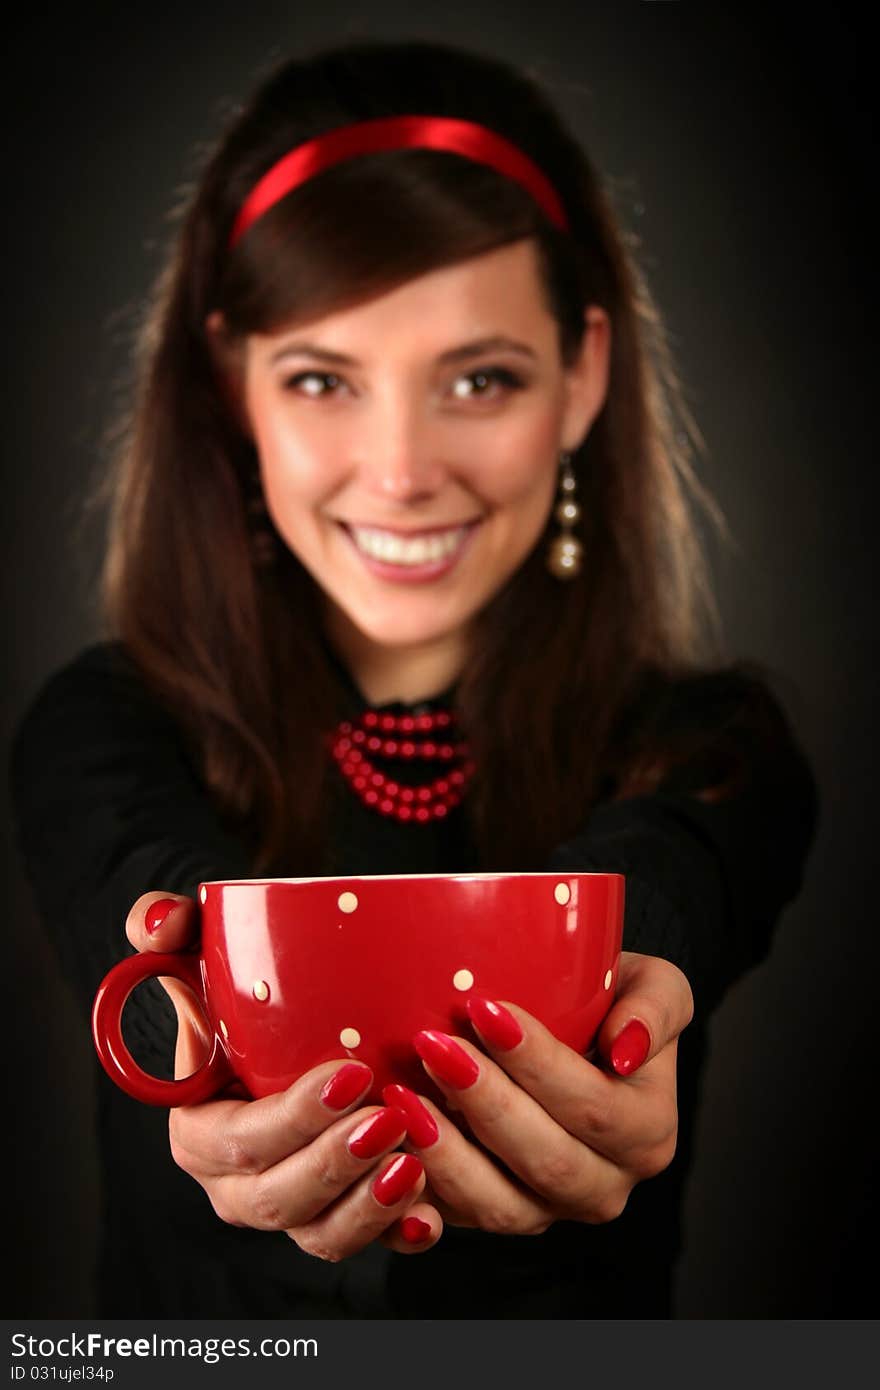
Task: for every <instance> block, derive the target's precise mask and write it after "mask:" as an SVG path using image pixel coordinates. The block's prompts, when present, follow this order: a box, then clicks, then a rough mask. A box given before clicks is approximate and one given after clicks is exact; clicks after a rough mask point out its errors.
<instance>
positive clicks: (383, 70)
mask: <svg viewBox="0 0 880 1390" xmlns="http://www.w3.org/2000/svg"><path fill="white" fill-rule="evenodd" d="M686 423H687V422H686V421H684V419H683V412H682V411H681V407H680V402H679V401H678V397H677V394H676V390H675V383H674V378H673V375H672V371H671V368H670V366H669V364H668V361H667V360H666V357H665V355H664V352H663V347H662V338H661V336H660V331H659V324H658V322H657V318H656V315H655V313H654V311H653V309H652V306H651V302H650V299H649V296H648V294H647V291H646V289H645V287H644V286H643V285H642V284H641V282H640V281H639V279H638V277H637V275H636V273H635V270H634V268H633V266H632V264H631V263H630V259H629V256H628V254H627V250H626V247H625V243H624V240H623V237H622V235H621V232H620V231H619V229H618V228H617V226H616V224H615V221H614V218H613V216H612V213H611V211H610V209H609V207H608V205H607V203H606V200H605V198H604V196H603V194H602V192H601V189H600V187H599V185H598V181H597V179H596V176H595V174H594V173H593V171H592V169H591V167H590V164H589V162H588V160H587V158H586V157H585V155H584V153H583V151H582V150H581V149H580V147H579V146H578V145H577V143H576V142H575V141H574V139H573V138H572V137H571V136H570V135H569V134H568V133H567V132H566V130H565V129H564V128H563V126H562V125H561V123H560V121H559V118H558V117H557V115H556V114H555V113H554V112H553V110H552V109H551V108H550V107H549V105H548V103H547V101H546V99H545V98H544V97H543V96H542V94H541V93H540V92H539V91H537V90H536V89H535V87H534V86H533V85H532V84H531V83H530V82H529V81H527V80H526V79H525V78H524V77H522V76H521V75H519V74H517V73H515V72H513V71H511V70H510V69H508V68H506V67H505V66H503V65H501V64H498V63H496V62H494V61H491V60H488V59H484V58H480V57H477V56H474V55H469V54H464V53H460V52H458V51H454V50H451V49H447V48H444V47H440V46H437V45H425V44H399V45H397V44H395V45H368V44H365V45H355V46H352V47H349V48H345V49H340V50H334V51H332V52H328V53H323V54H319V55H318V56H317V57H314V58H311V59H309V60H306V61H297V62H291V63H287V64H285V65H284V66H283V67H281V68H280V69H279V70H278V71H277V72H276V73H275V74H274V75H273V76H272V77H271V78H270V79H269V80H268V81H267V82H266V83H265V84H264V85H263V87H262V88H261V89H260V91H259V92H257V94H256V95H255V97H254V99H253V101H252V102H251V103H250V105H249V106H248V107H247V109H246V110H244V111H243V112H242V113H241V114H240V115H239V116H238V117H237V119H236V120H235V121H234V123H233V124H232V126H231V128H230V129H229V131H228V132H227V133H226V135H225V137H224V138H223V140H222V141H221V142H220V144H219V145H218V147H217V149H216V151H215V152H214V154H213V156H212V157H211V158H210V159H209V161H208V163H207V165H206V168H205V170H204V172H203V175H202V178H201V180H200V183H199V186H198V188H197V189H196V190H195V193H194V196H193V197H192V199H191V201H190V204H189V206H188V209H187V211H186V214H185V217H184V220H183V225H182V228H181V231H180V235H179V237H178V239H177V241H176V244H175V246H174V249H173V252H172V255H171V258H170V260H169V263H168V267H167V271H166V274H165V275H164V276H163V278H162V281H161V283H160V285H159V286H158V288H157V293H156V297H155V304H154V307H153V311H152V314H151V316H150V318H149V320H148V322H147V323H146V325H145V330H144V334H143V340H142V356H141V375H140V389H139V392H138V398H137V401H136V403H135V408H134V410H133V412H132V417H131V423H130V428H129V430H128V433H127V437H126V439H125V441H124V447H123V448H122V449H121V451H120V456H119V467H118V470H117V471H116V473H115V474H114V478H113V486H112V496H113V504H114V505H113V512H112V526H111V535H110V544H109V549H108V558H107V565H106V571H105V601H106V612H107V615H108V635H109V637H110V638H111V639H112V640H110V641H108V642H107V643H105V644H103V645H101V646H99V647H96V648H92V649H90V650H89V651H88V652H86V653H84V654H83V655H82V656H81V657H80V658H79V659H78V660H77V661H75V662H73V663H72V664H71V665H70V666H69V667H67V668H66V669H65V670H64V671H62V672H60V673H59V674H58V675H57V676H56V677H54V678H53V680H52V681H51V682H50V683H49V685H48V686H47V687H46V688H45V690H44V691H43V692H42V693H41V695H40V697H39V698H38V700H37V701H36V703H35V705H34V706H33V708H32V710H31V711H30V713H29V715H28V717H27V718H26V720H25V722H24V724H23V726H22V729H21V730H20V733H19V736H18V739H17V743H16V748H15V755H14V766H13V773H14V785H15V788H16V795H17V802H18V807H19V819H20V826H21V839H22V846H23V850H24V854H25V858H26V861H27V864H28V868H29V872H30V876H31V879H32V882H33V885H34V890H35V893H36V896H37V899H38V902H39V904H40V907H41V910H42V913H43V915H44V917H45V920H46V922H47V925H48V927H49V929H50V930H51V931H52V932H53V934H54V936H55V938H56V940H57V942H58V946H59V949H60V950H61V952H62V954H63V956H64V959H65V961H66V964H67V967H68V969H69V971H70V973H71V975H72V977H73V978H74V979H75V980H77V981H78V983H79V986H80V989H81V992H82V995H83V997H84V999H85V1000H87V1001H90V1000H91V998H92V996H93V994H94V991H95V988H96V986H97V983H98V981H99V980H100V978H101V976H102V974H103V973H104V972H105V971H106V969H107V968H108V967H109V966H110V965H111V964H112V963H113V961H114V960H115V959H116V958H117V957H118V954H119V944H118V929H119V924H120V923H121V922H122V921H123V920H125V919H126V915H127V931H128V936H129V940H130V941H131V943H132V944H133V945H134V946H135V947H136V948H137V949H140V950H168V949H180V948H183V947H185V946H186V945H187V944H189V943H190V942H191V941H192V938H193V934H194V931H195V918H194V907H193V903H192V897H193V894H194V891H195V887H196V885H197V883H198V882H199V880H201V879H211V878H226V877H244V876H250V875H256V874H264V873H281V874H285V875H297V874H315V873H352V874H356V873H391V872H397V873H402V872H426V871H432V870H439V871H452V870H459V871H463V870H475V869H486V870H491V869H517V870H523V871H525V870H553V869H560V870H562V869H592V868H595V869H607V870H611V869H614V870H620V871H622V872H624V873H625V874H626V876H627V915H626V925H625V939H624V945H625V947H626V953H625V956H624V961H623V964H622V968H621V972H620V988H619V992H618V998H617V1001H616V1003H615V1005H614V1007H613V1008H612V1010H611V1012H610V1014H609V1016H608V1018H607V1020H606V1022H605V1024H604V1025H603V1028H602V1031H601V1033H600V1036H599V1039H598V1055H597V1056H596V1057H594V1058H593V1060H592V1061H588V1060H587V1059H585V1058H582V1057H578V1056H576V1055H575V1054H573V1053H571V1052H570V1051H569V1050H568V1049H566V1048H564V1047H563V1046H562V1045H561V1044H559V1043H558V1042H556V1040H555V1039H554V1038H552V1037H551V1036H550V1035H549V1034H548V1033H547V1031H546V1030H545V1029H544V1028H543V1027H542V1025H541V1022H540V1020H537V1019H534V1018H532V1017H530V1016H529V1015H528V1014H527V1013H526V1012H525V1011H524V1010H523V1009H522V1008H520V1007H519V1006H518V1005H517V1002H516V1001H515V1000H513V1001H501V1002H499V1003H497V1004H493V1005H490V1006H488V1007H486V1006H484V1007H483V1008H482V1010H480V1011H477V1010H476V1009H475V1011H474V1012H473V1013H472V1015H471V1017H472V1022H473V1025H474V1033H473V1036H472V1037H470V1038H459V1039H449V1038H446V1037H444V1036H443V1035H440V1036H437V1035H432V1034H430V1033H427V1034H420V1035H419V1037H418V1038H417V1039H416V1040H415V1043H414V1045H415V1046H416V1047H417V1048H418V1051H419V1055H420V1056H421V1057H422V1059H423V1062H424V1064H425V1068H426V1071H427V1072H428V1073H429V1075H430V1076H431V1077H432V1078H433V1080H434V1081H435V1082H436V1083H437V1084H438V1085H439V1086H440V1089H441V1090H442V1091H443V1092H444V1094H445V1095H446V1096H447V1098H448V1102H449V1104H448V1106H447V1108H446V1110H445V1111H441V1110H440V1108H439V1107H437V1106H435V1105H433V1104H432V1103H431V1102H430V1101H428V1100H426V1098H425V1097H421V1098H420V1097H419V1096H417V1095H415V1094H414V1093H413V1092H409V1091H404V1090H403V1089H402V1088H391V1089H390V1090H389V1092H388V1093H387V1094H386V1096H385V1100H386V1105H385V1106H383V1107H377V1106H364V1105H362V1104H361V1101H362V1098H363V1096H364V1094H365V1092H366V1090H367V1087H368V1084H369V1079H370V1078H369V1076H368V1075H367V1076H365V1075H364V1074H363V1073H362V1072H361V1073H358V1072H357V1070H356V1069H355V1070H354V1071H353V1070H352V1068H351V1066H350V1064H347V1063H346V1059H345V1058H339V1059H338V1060H337V1061H336V1062H334V1063H328V1064H326V1065H324V1066H322V1067H319V1068H317V1069H316V1070H315V1071H314V1072H311V1073H309V1074H308V1075H307V1076H306V1077H303V1078H301V1079H300V1081H299V1082H297V1083H296V1085H295V1086H294V1087H292V1088H291V1090H290V1091H289V1092H287V1093H285V1094H284V1095H283V1096H280V1097H269V1098H267V1099H265V1100H261V1101H249V1100H248V1099H247V1098H246V1097H244V1096H242V1095H238V1094H233V1093H230V1094H229V1095H227V1096H225V1097H223V1098H221V1099H218V1100H216V1101H213V1102H210V1103H207V1104H204V1105H200V1106H194V1107H182V1108H181V1109H179V1110H176V1111H174V1112H172V1115H171V1119H170V1137H171V1151H172V1155H173V1158H174V1160H175V1163H174V1164H172V1163H171V1162H170V1161H169V1157H168V1153H167V1136H166V1134H165V1132H164V1119H163V1117H162V1116H161V1115H158V1114H157V1113H156V1112H154V1111H151V1110H148V1109H146V1108H142V1107H139V1106H136V1105H134V1104H133V1103H132V1102H131V1101H129V1100H128V1099H127V1098H125V1097H123V1096H121V1095H119V1094H118V1093H116V1092H115V1091H114V1090H113V1088H111V1087H109V1086H103V1087H102V1088H101V1089H100V1091H99V1108H100V1114H99V1125H100V1132H101V1141H102V1146H103V1152H104V1158H105V1165H106V1174H107V1176H106V1199H105V1200H106V1222H105V1233H104V1241H103V1247H102V1264H101V1271H100V1286H101V1308H100V1311H101V1312H102V1313H103V1314H104V1315H107V1316H111V1315H117V1316H123V1315H125V1316H129V1315H142V1316H153V1317H155V1316H160V1315H166V1316H177V1317H180V1316H187V1315H193V1314H203V1315H209V1316H230V1315H239V1316H242V1315H243V1316H248V1315H253V1316H288V1315H299V1316H304V1315H316V1316H327V1317H337V1316H351V1317H364V1316H378V1317H456V1316H462V1317H587V1316H589V1317H597V1316H661V1317H662V1316H668V1315H669V1313H670V1278H671V1268H672V1264H673V1261H674V1257H675V1253H676V1249H677V1242H678V1215H677V1213H678V1203H679V1197H680V1190H681V1183H682V1178H683V1175H684V1172H685V1170H686V1166H687V1160H688V1153H689V1147H690V1137H691V1131H692V1123H693V1114H694V1105H695V1100H696V1089H697V1079H698V1074H699V1067H700V1062H701V1059H702V1056H703V1053H704V1043H705V1027H706V1022H707V1019H708V1017H709V1015H710V1013H711V1010H712V1008H713V1007H714V1006H715V1005H716V1004H717V1003H718V1001H719V1000H720V998H721V997H722V995H723V993H724V991H725V990H726V988H727V987H728V986H729V985H730V983H731V982H732V981H733V980H735V979H736V978H738V976H739V975H740V974H741V973H742V972H743V971H744V970H745V969H747V968H748V967H749V966H750V965H752V964H754V963H755V962H756V961H758V960H760V959H761V958H762V956H763V955H764V954H765V953H766V951H767V949H768V945H769V939H770V934H771V931H772V928H773V925H774V923H775V922H776V920H777V918H778V916H779V913H780V911H781V909H782V907H783V906H784V904H785V903H786V902H788V901H790V899H791V898H792V897H793V896H794V895H795V893H796V892H797V889H798V886H799V881H800V875H801V871H802V865H803V861H804V857H805V854H806V851H807V848H808V845H809V841H810V838H811V834H812V826H813V820H814V794H813V786H812V779H811V777H810V773H809V771H808V769H807V768H806V766H805V764H804V761H803V759H802V757H801V755H800V753H799V752H798V750H797V748H796V747H795V745H794V743H793V741H792V739H791V735H790V732H789V730H788V726H787V723H786V720H785V717H784V715H783V713H782V711H781V710H780V708H779V706H778V704H777V703H776V701H775V700H774V699H773V697H772V696H771V695H770V693H769V691H768V690H767V688H766V686H765V684H764V683H763V682H762V681H761V680H760V679H759V678H758V677H757V676H756V675H755V674H754V673H750V672H748V671H746V670H744V669H724V668H721V669H714V668H713V667H712V666H711V665H710V655H709V653H708V650H707V647H706V643H705V640H704V636H703V633H704V628H705V626H706V624H705V621H704V620H701V615H705V614H706V612H707V609H708V608H709V605H708V604H707V602H706V593H705V586H704V585H703V583H702V581H701V578H700V574H701V571H700V567H699V553H698V549H697V546H696V543H695V539H694V532H693V530H692V527H691V523H690V520H689V512H688V507H687V500H688V494H689V493H690V494H691V495H692V496H695V497H697V498H699V497H700V493H699V490H698V488H697V485H696V483H695V481H694V479H693V477H692V475H691V472H690V469H689V466H688V460H687V455H686V451H685V449H684V446H683V444H682V442H681V430H682V428H683V425H686ZM383 721H386V723H383ZM388 721H390V722H388ZM419 721H423V723H424V726H425V727H424V728H423V727H422V726H421V725H420V723H419ZM377 726H378V727H379V729H380V730H381V731H383V732H384V733H389V734H390V735H400V734H403V735H412V737H411V738H407V737H403V738H397V737H391V738H390V739H386V740H385V741H384V743H380V746H379V748H378V749H377V750H375V752H374V751H373V750H371V749H370V760H371V763H372V766H371V768H370V769H367V772H366V775H365V771H364V749H365V747H366V748H367V749H369V744H368V743H367V742H366V741H367V739H368V738H370V737H375V730H376V728H377ZM441 730H442V731H443V734H442V737H443V738H444V739H446V740H447V741H448V742H449V744H450V749H451V753H450V756H443V752H444V750H443V749H441V748H439V747H438V746H437V742H439V737H438V733H439V731H441ZM356 734H357V735H362V736H363V737H362V738H361V740H360V743H358V741H357V739H356V738H355V735H356ZM428 734H430V735H431V737H427V736H426V735H428ZM417 735H418V737H417ZM434 739H436V742H435V743H434V746H433V747H432V748H431V747H426V746H425V745H426V744H429V743H431V742H432V741H433V740H434ZM389 743H390V745H391V746H390V747H389ZM407 745H412V748H414V749H416V750H417V751H418V752H419V753H420V754H422V755H423V756H420V757H415V756H412V749H410V755H409V756H407V755H406V752H407ZM353 752H355V753H357V752H360V753H361V757H360V759H358V758H357V757H354V756H353ZM132 904H134V905H133V906H132ZM168 988H169V993H170V992H171V991H172V990H174V989H175V987H174V986H173V985H172V984H171V983H170V982H169V985H168ZM172 997H173V999H174V1003H175V1004H176V1006H177V1010H178V1012H179V1015H180V1031H179V1035H178V1041H177V1069H178V1073H179V1074H184V1073H185V1072H187V1071H189V1070H191V1069H192V1067H193V1066H194V1065H195V1063H196V1061H197V1059H198V1055H199V1044H200V1038H199V1025H198V1019H197V1018H196V1017H195V1016H194V1015H191V1013H190V1011H189V1005H188V1002H187V1000H186V999H185V998H184V997H183V996H182V995H181V994H180V992H179V991H176V992H175V993H174V994H173V995H172ZM129 1013H130V1014H131V1016H132V1017H131V1028H132V1035H133V1045H134V1047H135V1050H136V1051H138V1052H139V1055H140V1057H141V1059H142V1061H143V1062H144V1064H145V1065H149V1066H150V1067H151V1069H153V1070H157V1069H158V1068H159V1066H160V1064H161V1060H162V1059H163V1058H164V1057H167V1056H168V1054H169V1052H170V1049H171V1045H172V1042H171V1040H172V1039H173V1037H174V1035H175V1026H176V1020H175V1016H174V1013H173V1012H172V1011H171V1010H170V1009H169V1008H168V1007H166V1006H165V1001H164V998H163V996H162V995H161V992H160V991H158V990H157V991H156V993H155V994H153V995H151V994H150V993H149V991H148V990H147V989H144V990H142V991H141V992H140V994H139V995H138V996H137V997H136V999H135V1000H134V1001H132V1004H131V1005H130V1006H129ZM692 1015H693V1022H692V1023H691V1024H690V1026H689V1027H687V1026H686V1025H688V1023H689V1021H690V1020H691V1017H692ZM683 1029H686V1031H684V1032H682V1030H683ZM680 1034H681V1035H682V1036H681V1045H680V1046H679V1041H678V1040H679V1035H680ZM676 1141H677V1144H676ZM673 1155H675V1156H674V1158H673ZM175 1164H176V1166H175ZM193 1180H195V1181H193ZM206 1199H207V1200H206ZM218 1218H219V1219H218ZM525 1237H528V1239H526V1238H525ZM412 1255H418V1256H419V1258H418V1259H412V1258H403V1257H404V1256H412ZM309 1256H311V1257H314V1256H318V1257H319V1258H318V1259H315V1258H309Z"/></svg>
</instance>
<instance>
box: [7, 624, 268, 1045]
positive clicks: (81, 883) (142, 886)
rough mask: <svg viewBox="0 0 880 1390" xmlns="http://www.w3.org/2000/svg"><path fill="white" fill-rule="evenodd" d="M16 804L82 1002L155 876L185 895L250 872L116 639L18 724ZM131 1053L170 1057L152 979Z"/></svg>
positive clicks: (136, 1003)
mask: <svg viewBox="0 0 880 1390" xmlns="http://www.w3.org/2000/svg"><path fill="white" fill-rule="evenodd" d="M10 773H11V789H12V797H13V805H14V808H15V812H16V820H17V826H18V836H19V844H20V847H21V852H22V858H23V862H24V867H25V871H26V874H27V877H28V880H29V882H30V886H31V890H32V894H33V897H34V900H35V903H36V907H37V909H38V912H39V915H40V918H41V920H42V922H43V923H44V926H45V929H46V931H47V934H48V935H49V936H50V938H51V940H52V942H53V945H54V947H55V949H56V951H57V953H58V955H59V957H60V960H61V964H62V968H63V969H64V971H65V974H66V975H67V977H68V979H70V980H71V982H72V984H73V985H74V988H75V989H76V992H77V995H78V997H79V998H80V1000H81V1002H82V1005H83V1007H84V1009H86V1010H88V1009H90V1007H91V1001H92V998H93V996H94V993H95V990H96V988H97V986H98V983H99V982H100V980H101V978H102V977H103V975H104V974H105V973H106V972H107V971H108V970H109V969H110V967H111V966H112V965H113V964H115V963H116V961H118V960H119V958H120V956H121V955H122V954H123V952H124V944H123V943H124V937H123V933H122V928H123V924H124V923H125V919H126V915H127V913H128V911H129V908H130V907H131V904H132V903H133V902H134V900H135V899H136V898H138V897H139V896H140V895H141V894H142V893H144V892H145V891H147V890H148V889H151V888H154V887H155V886H156V885H157V884H161V885H162V886H164V887H167V888H169V889H171V890H172V891H175V892H179V893H183V894H187V895H193V894H194V893H195V889H196V885H197V884H198V882H199V881H200V879H202V878H208V879H210V878H221V877H239V876H241V877H244V876H246V875H247V873H248V871H249V864H248V856H247V854H246V851H245V848H244V846H243V845H242V844H240V843H239V842H238V841H236V840H235V839H234V838H233V837H232V836H231V835H229V834H228V833H227V832H226V831H225V830H224V828H223V827H222V826H221V824H220V823H219V820H218V818H217V816H216V813H215V812H214V809H213V807H212V806H211V804H210V802H209V800H208V798H207V796H206V795H205V792H204V790H203V788H202V787H201V785H200V783H199V781H198V778H197V776H196V774H195V771H194V769H193V767H192V766H191V764H190V762H189V761H188V759H187V756H186V752H185V749H184V746H183V743H182V740H181V739H180V736H179V734H178V731H177V729H176V727H175V725H174V724H173V722H172V720H171V719H170V717H169V716H168V715H167V714H166V713H165V712H164V711H163V710H162V709H161V708H160V707H159V705H158V704H157V702H156V701H155V700H153V699H152V698H151V697H150V695H149V693H148V692H147V691H146V690H145V688H144V687H143V685H142V683H141V682H140V680H139V678H138V676H137V673H136V672H135V670H134V668H133V667H132V665H131V664H130V663H129V661H128V660H127V658H126V657H125V655H124V653H123V651H122V649H121V648H120V647H118V646H111V645H109V644H108V645H105V646H98V647H93V648H90V649H89V650H88V651H86V652H84V653H83V654H82V655H81V656H79V657H78V658H77V659H76V660H75V661H73V662H72V663H71V664H70V665H68V666H66V667H65V668H64V669H63V670H61V671H59V672H58V673H57V674H55V675H54V676H53V677H51V679H50V680H49V681H48V682H47V683H46V685H44V687H43V688H42V690H41V691H40V692H39V694H38V695H37V697H36V699H35V700H34V702H33V703H32V705H31V706H30V708H29V710H28V712H27V714H26V715H25V717H24V719H23V721H22V722H21V724H20V726H19V728H18V730H17V732H16V736H15V740H14V743H13V748H12V757H11V764H10ZM126 1020H127V1022H128V1021H129V1020H130V1023H131V1026H132V1029H133V1036H136V1037H137V1038H138V1042H139V1056H140V1057H141V1058H146V1059H147V1063H146V1064H147V1065H150V1064H152V1065H154V1066H155V1065H156V1064H157V1062H158V1061H160V1060H161V1059H167V1058H168V1057H169V1056H170V1054H171V1052H172V1050H173V1045H174V1037H175V1019H174V1013H173V1010H172V1009H171V1008H170V1007H169V1005H168V1001H167V998H166V996H165V994H164V993H163V992H162V991H161V990H160V989H159V988H158V987H156V986H144V988H142V989H140V990H138V991H136V992H135V994H134V995H133V996H132V997H131V1000H130V1001H129V1004H128V1007H127V1010H126Z"/></svg>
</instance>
